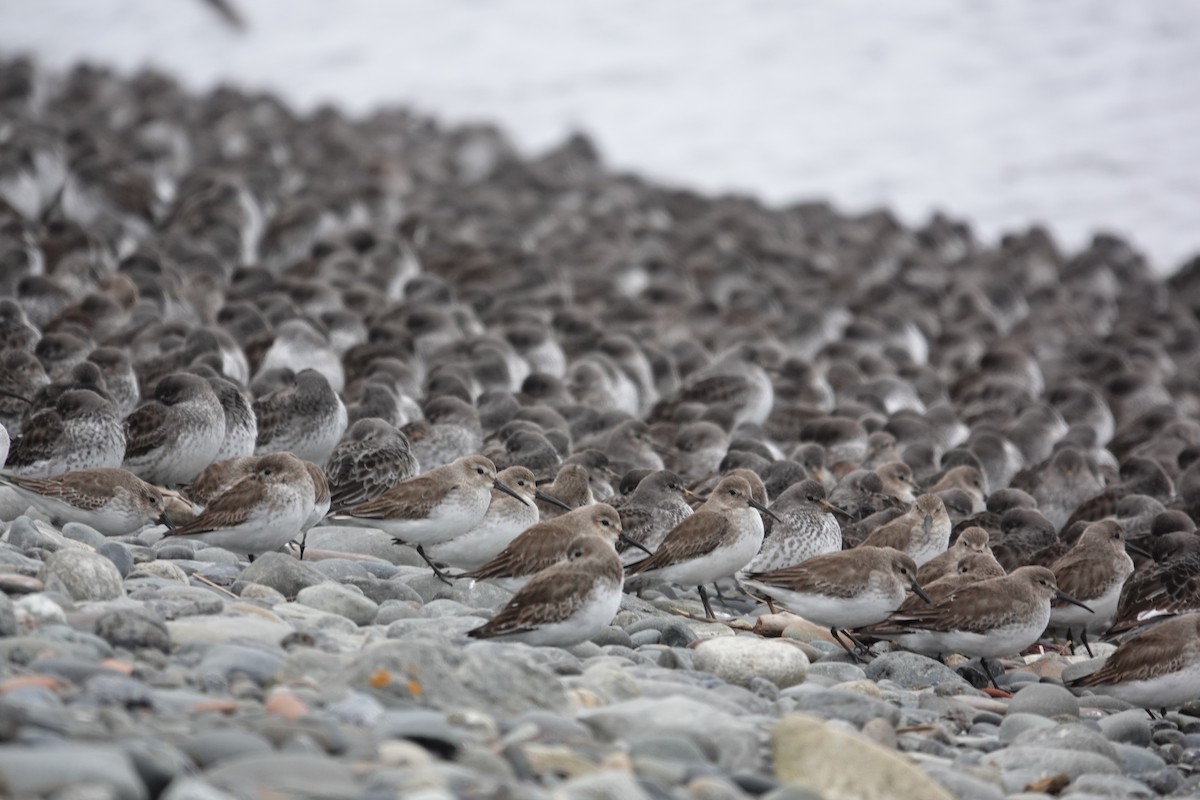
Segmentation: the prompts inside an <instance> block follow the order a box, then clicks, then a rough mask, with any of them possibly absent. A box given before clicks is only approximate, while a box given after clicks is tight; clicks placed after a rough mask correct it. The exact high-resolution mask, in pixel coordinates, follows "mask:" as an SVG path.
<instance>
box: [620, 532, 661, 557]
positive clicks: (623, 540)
mask: <svg viewBox="0 0 1200 800" xmlns="http://www.w3.org/2000/svg"><path fill="white" fill-rule="evenodd" d="M617 541H618V542H621V543H622V544H624V545H625V546H626V547H636V548H637V549H638V550H641V551H642V552H643V553H645V554H646V555H648V556H652V555H654V553H651V552H650V551H649V550H647V549H646V548H645V547H644V546H643V545H642V543H641V542H635V541H634V540H633V539H630V538H629V537H628V536H626V535H625V534H623V533H618V534H617Z"/></svg>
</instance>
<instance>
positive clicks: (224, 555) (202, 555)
mask: <svg viewBox="0 0 1200 800" xmlns="http://www.w3.org/2000/svg"><path fill="white" fill-rule="evenodd" d="M261 557H262V556H259V558H261ZM289 557H290V556H289ZM193 558H194V559H196V560H197V561H199V562H201V563H203V564H223V565H225V566H232V567H240V566H241V565H242V562H243V561H245V560H246V559H244V558H242V557H241V556H239V555H238V554H237V553H234V552H232V551H230V550H226V549H225V548H224V547H198V548H196V555H195V556H193ZM256 560H257V559H256Z"/></svg>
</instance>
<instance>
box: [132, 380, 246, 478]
mask: <svg viewBox="0 0 1200 800" xmlns="http://www.w3.org/2000/svg"><path fill="white" fill-rule="evenodd" d="M224 440H225V412H224V410H223V409H222V408H221V401H220V400H219V399H217V395H216V392H214V391H213V390H212V387H211V386H209V384H208V381H206V380H204V379H203V378H201V377H199V376H198V375H191V374H188V373H183V372H179V373H172V374H170V375H167V376H166V377H164V378H162V379H161V380H160V381H159V382H158V385H157V386H155V388H154V399H153V400H151V401H149V402H147V403H143V404H142V405H140V406H138V408H137V409H135V410H134V412H133V413H132V414H130V415H129V416H128V417H126V418H125V441H126V444H125V463H124V466H125V468H126V469H128V470H129V471H130V472H132V473H134V474H135V475H137V476H138V477H140V478H142V479H143V480H146V481H149V482H151V483H156V484H160V485H162V486H175V485H177V484H183V483H188V482H189V481H191V480H192V479H193V478H195V477H196V476H197V475H199V474H200V471H201V470H203V469H204V468H205V467H207V466H208V465H209V464H211V463H212V462H213V460H214V459H215V458H216V457H217V453H218V452H219V451H220V449H221V443H222V442H223V441H224Z"/></svg>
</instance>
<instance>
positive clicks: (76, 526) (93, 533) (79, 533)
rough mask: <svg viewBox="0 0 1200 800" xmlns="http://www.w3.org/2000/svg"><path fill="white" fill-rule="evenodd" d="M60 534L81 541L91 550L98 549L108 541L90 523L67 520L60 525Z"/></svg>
mask: <svg viewBox="0 0 1200 800" xmlns="http://www.w3.org/2000/svg"><path fill="white" fill-rule="evenodd" d="M62 535H63V536H65V537H67V538H68V539H70V540H72V541H75V542H83V543H84V544H86V545H87V546H88V547H90V548H92V549H93V550H99V549H100V547H101V546H102V545H104V544H105V543H106V542H108V538H107V537H106V536H105V535H104V534H103V533H101V532H100V531H98V530H96V529H95V528H93V527H92V526H91V525H84V524H83V523H82V522H68V523H67V524H66V525H63V526H62Z"/></svg>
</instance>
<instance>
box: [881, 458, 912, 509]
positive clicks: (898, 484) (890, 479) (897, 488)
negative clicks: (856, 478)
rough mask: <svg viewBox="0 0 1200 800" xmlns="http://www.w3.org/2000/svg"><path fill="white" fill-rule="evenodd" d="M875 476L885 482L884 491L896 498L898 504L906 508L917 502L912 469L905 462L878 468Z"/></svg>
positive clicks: (890, 462)
mask: <svg viewBox="0 0 1200 800" xmlns="http://www.w3.org/2000/svg"><path fill="white" fill-rule="evenodd" d="M875 474H876V475H878V476H879V479H880V480H881V481H883V491H884V492H886V493H887V494H888V495H890V496H891V497H893V498H895V499H896V501H897V502H899V503H902V504H904V505H905V506H909V505H911V504H913V503H914V502H916V500H917V496H916V494H915V490H916V488H917V484H916V481H915V480H914V479H913V472H912V467H910V466H908V464H905V463H904V462H903V461H889V462H888V463H886V464H883V465H882V466H879V467H876V469H875Z"/></svg>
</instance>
